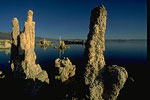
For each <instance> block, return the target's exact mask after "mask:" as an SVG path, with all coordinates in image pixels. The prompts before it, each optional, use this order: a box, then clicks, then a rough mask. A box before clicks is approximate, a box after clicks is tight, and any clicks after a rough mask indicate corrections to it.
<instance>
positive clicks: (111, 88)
mask: <svg viewBox="0 0 150 100" xmlns="http://www.w3.org/2000/svg"><path fill="white" fill-rule="evenodd" d="M106 19H107V11H106V9H105V7H104V6H103V5H102V6H98V7H96V8H94V9H93V10H92V12H91V17H90V26H89V34H88V39H87V42H86V45H85V52H84V60H85V65H86V68H85V74H84V79H85V84H86V85H88V86H89V99H90V100H116V98H117V96H118V95H119V91H120V89H122V88H123V85H124V84H125V82H126V79H127V77H128V73H127V72H126V70H125V69H124V68H122V67H119V66H112V67H107V66H105V59H104V51H105V29H106ZM107 68H108V70H106V69H107ZM107 74H108V76H107ZM110 77H111V78H110ZM108 78H110V79H108ZM108 80H109V81H108Z"/></svg>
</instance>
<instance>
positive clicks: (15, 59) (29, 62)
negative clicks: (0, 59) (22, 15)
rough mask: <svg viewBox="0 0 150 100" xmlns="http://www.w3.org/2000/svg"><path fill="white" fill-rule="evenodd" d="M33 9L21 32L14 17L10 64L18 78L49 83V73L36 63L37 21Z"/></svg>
mask: <svg viewBox="0 0 150 100" xmlns="http://www.w3.org/2000/svg"><path fill="white" fill-rule="evenodd" d="M32 19H33V11H31V10H29V11H28V16H27V21H26V22H25V23H24V30H23V32H20V27H19V22H18V20H17V18H13V20H12V25H13V31H12V34H11V36H12V48H11V60H10V66H11V68H12V71H13V72H14V78H17V79H33V80H35V79H37V80H40V81H41V82H46V83H49V79H48V74H47V72H46V71H44V70H42V69H41V67H40V65H39V64H36V63H35V61H36V54H35V51H34V46H35V22H33V21H32Z"/></svg>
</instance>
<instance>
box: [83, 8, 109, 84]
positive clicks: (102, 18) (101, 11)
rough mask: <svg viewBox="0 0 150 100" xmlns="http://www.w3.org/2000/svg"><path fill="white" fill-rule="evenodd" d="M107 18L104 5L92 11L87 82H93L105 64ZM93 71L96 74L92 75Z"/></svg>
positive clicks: (87, 56)
mask: <svg viewBox="0 0 150 100" xmlns="http://www.w3.org/2000/svg"><path fill="white" fill-rule="evenodd" d="M106 18H107V11H106V10H105V8H104V6H99V7H96V8H94V9H93V10H92V12H91V18H90V26H89V34H88V39H87V42H86V45H85V53H84V56H85V61H86V64H87V67H86V69H87V71H86V73H85V83H86V84H90V83H93V82H94V80H95V78H96V76H97V75H98V74H99V71H100V70H102V69H103V67H104V66H105V60H104V55H103V52H104V51H105V29H106ZM93 72H94V74H93V75H91V73H93ZM86 78H87V79H86ZM89 79H90V80H89Z"/></svg>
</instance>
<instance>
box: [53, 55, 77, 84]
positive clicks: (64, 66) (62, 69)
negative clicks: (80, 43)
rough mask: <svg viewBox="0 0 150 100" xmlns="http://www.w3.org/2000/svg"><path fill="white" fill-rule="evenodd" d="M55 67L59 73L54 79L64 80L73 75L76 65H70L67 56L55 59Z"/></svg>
mask: <svg viewBox="0 0 150 100" xmlns="http://www.w3.org/2000/svg"><path fill="white" fill-rule="evenodd" d="M55 67H57V68H58V70H59V75H58V76H55V79H58V80H61V81H62V82H65V81H66V80H68V79H69V77H73V76H74V75H75V71H76V67H75V65H72V63H71V61H70V60H69V59H68V58H64V59H62V60H61V59H60V58H58V59H56V60H55Z"/></svg>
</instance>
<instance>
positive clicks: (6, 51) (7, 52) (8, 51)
mask: <svg viewBox="0 0 150 100" xmlns="http://www.w3.org/2000/svg"><path fill="white" fill-rule="evenodd" d="M10 51H11V49H0V52H4V53H5V54H6V55H8V54H9V53H10Z"/></svg>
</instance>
